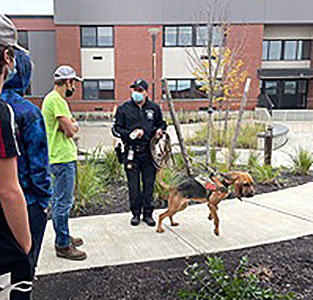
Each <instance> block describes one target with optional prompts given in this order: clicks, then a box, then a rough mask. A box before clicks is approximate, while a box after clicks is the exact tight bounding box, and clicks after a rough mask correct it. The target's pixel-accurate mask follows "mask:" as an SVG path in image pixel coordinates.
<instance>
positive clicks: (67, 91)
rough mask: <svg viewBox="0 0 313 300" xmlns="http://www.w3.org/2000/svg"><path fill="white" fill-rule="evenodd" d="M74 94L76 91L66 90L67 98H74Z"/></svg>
mask: <svg viewBox="0 0 313 300" xmlns="http://www.w3.org/2000/svg"><path fill="white" fill-rule="evenodd" d="M74 92H75V89H72V90H66V91H65V97H66V98H69V97H72V96H73V94H74Z"/></svg>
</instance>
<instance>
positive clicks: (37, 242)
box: [27, 203, 48, 275]
mask: <svg viewBox="0 0 313 300" xmlns="http://www.w3.org/2000/svg"><path fill="white" fill-rule="evenodd" d="M27 210H28V217H29V225H30V232H31V235H32V249H31V251H30V253H29V259H30V263H31V267H32V270H33V274H34V275H35V268H36V266H37V262H38V257H39V254H40V249H41V244H42V240H43V236H44V233H45V230H46V225H47V220H48V217H47V214H46V213H45V212H44V211H43V209H42V207H41V206H40V205H39V204H38V203H34V204H32V205H29V206H28V207H27Z"/></svg>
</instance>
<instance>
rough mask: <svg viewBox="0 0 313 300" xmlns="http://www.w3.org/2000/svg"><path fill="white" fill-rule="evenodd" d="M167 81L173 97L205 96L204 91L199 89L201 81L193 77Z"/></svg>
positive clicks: (196, 97)
mask: <svg viewBox="0 0 313 300" xmlns="http://www.w3.org/2000/svg"><path fill="white" fill-rule="evenodd" d="M167 83H168V89H169V92H170V93H171V96H172V98H173V99H203V98H207V96H206V94H205V92H203V91H200V88H201V86H202V84H201V82H198V81H196V80H195V79H170V80H168V81H167ZM163 99H166V95H165V91H163Z"/></svg>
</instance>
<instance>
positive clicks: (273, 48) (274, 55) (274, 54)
mask: <svg viewBox="0 0 313 300" xmlns="http://www.w3.org/2000/svg"><path fill="white" fill-rule="evenodd" d="M281 50H282V41H270V42H269V52H268V59H269V60H280V59H281Z"/></svg>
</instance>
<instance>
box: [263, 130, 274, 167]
mask: <svg viewBox="0 0 313 300" xmlns="http://www.w3.org/2000/svg"><path fill="white" fill-rule="evenodd" d="M272 151H273V127H272V126H271V125H269V126H268V127H267V132H266V134H265V140H264V165H269V166H270V165H271V161H272Z"/></svg>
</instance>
